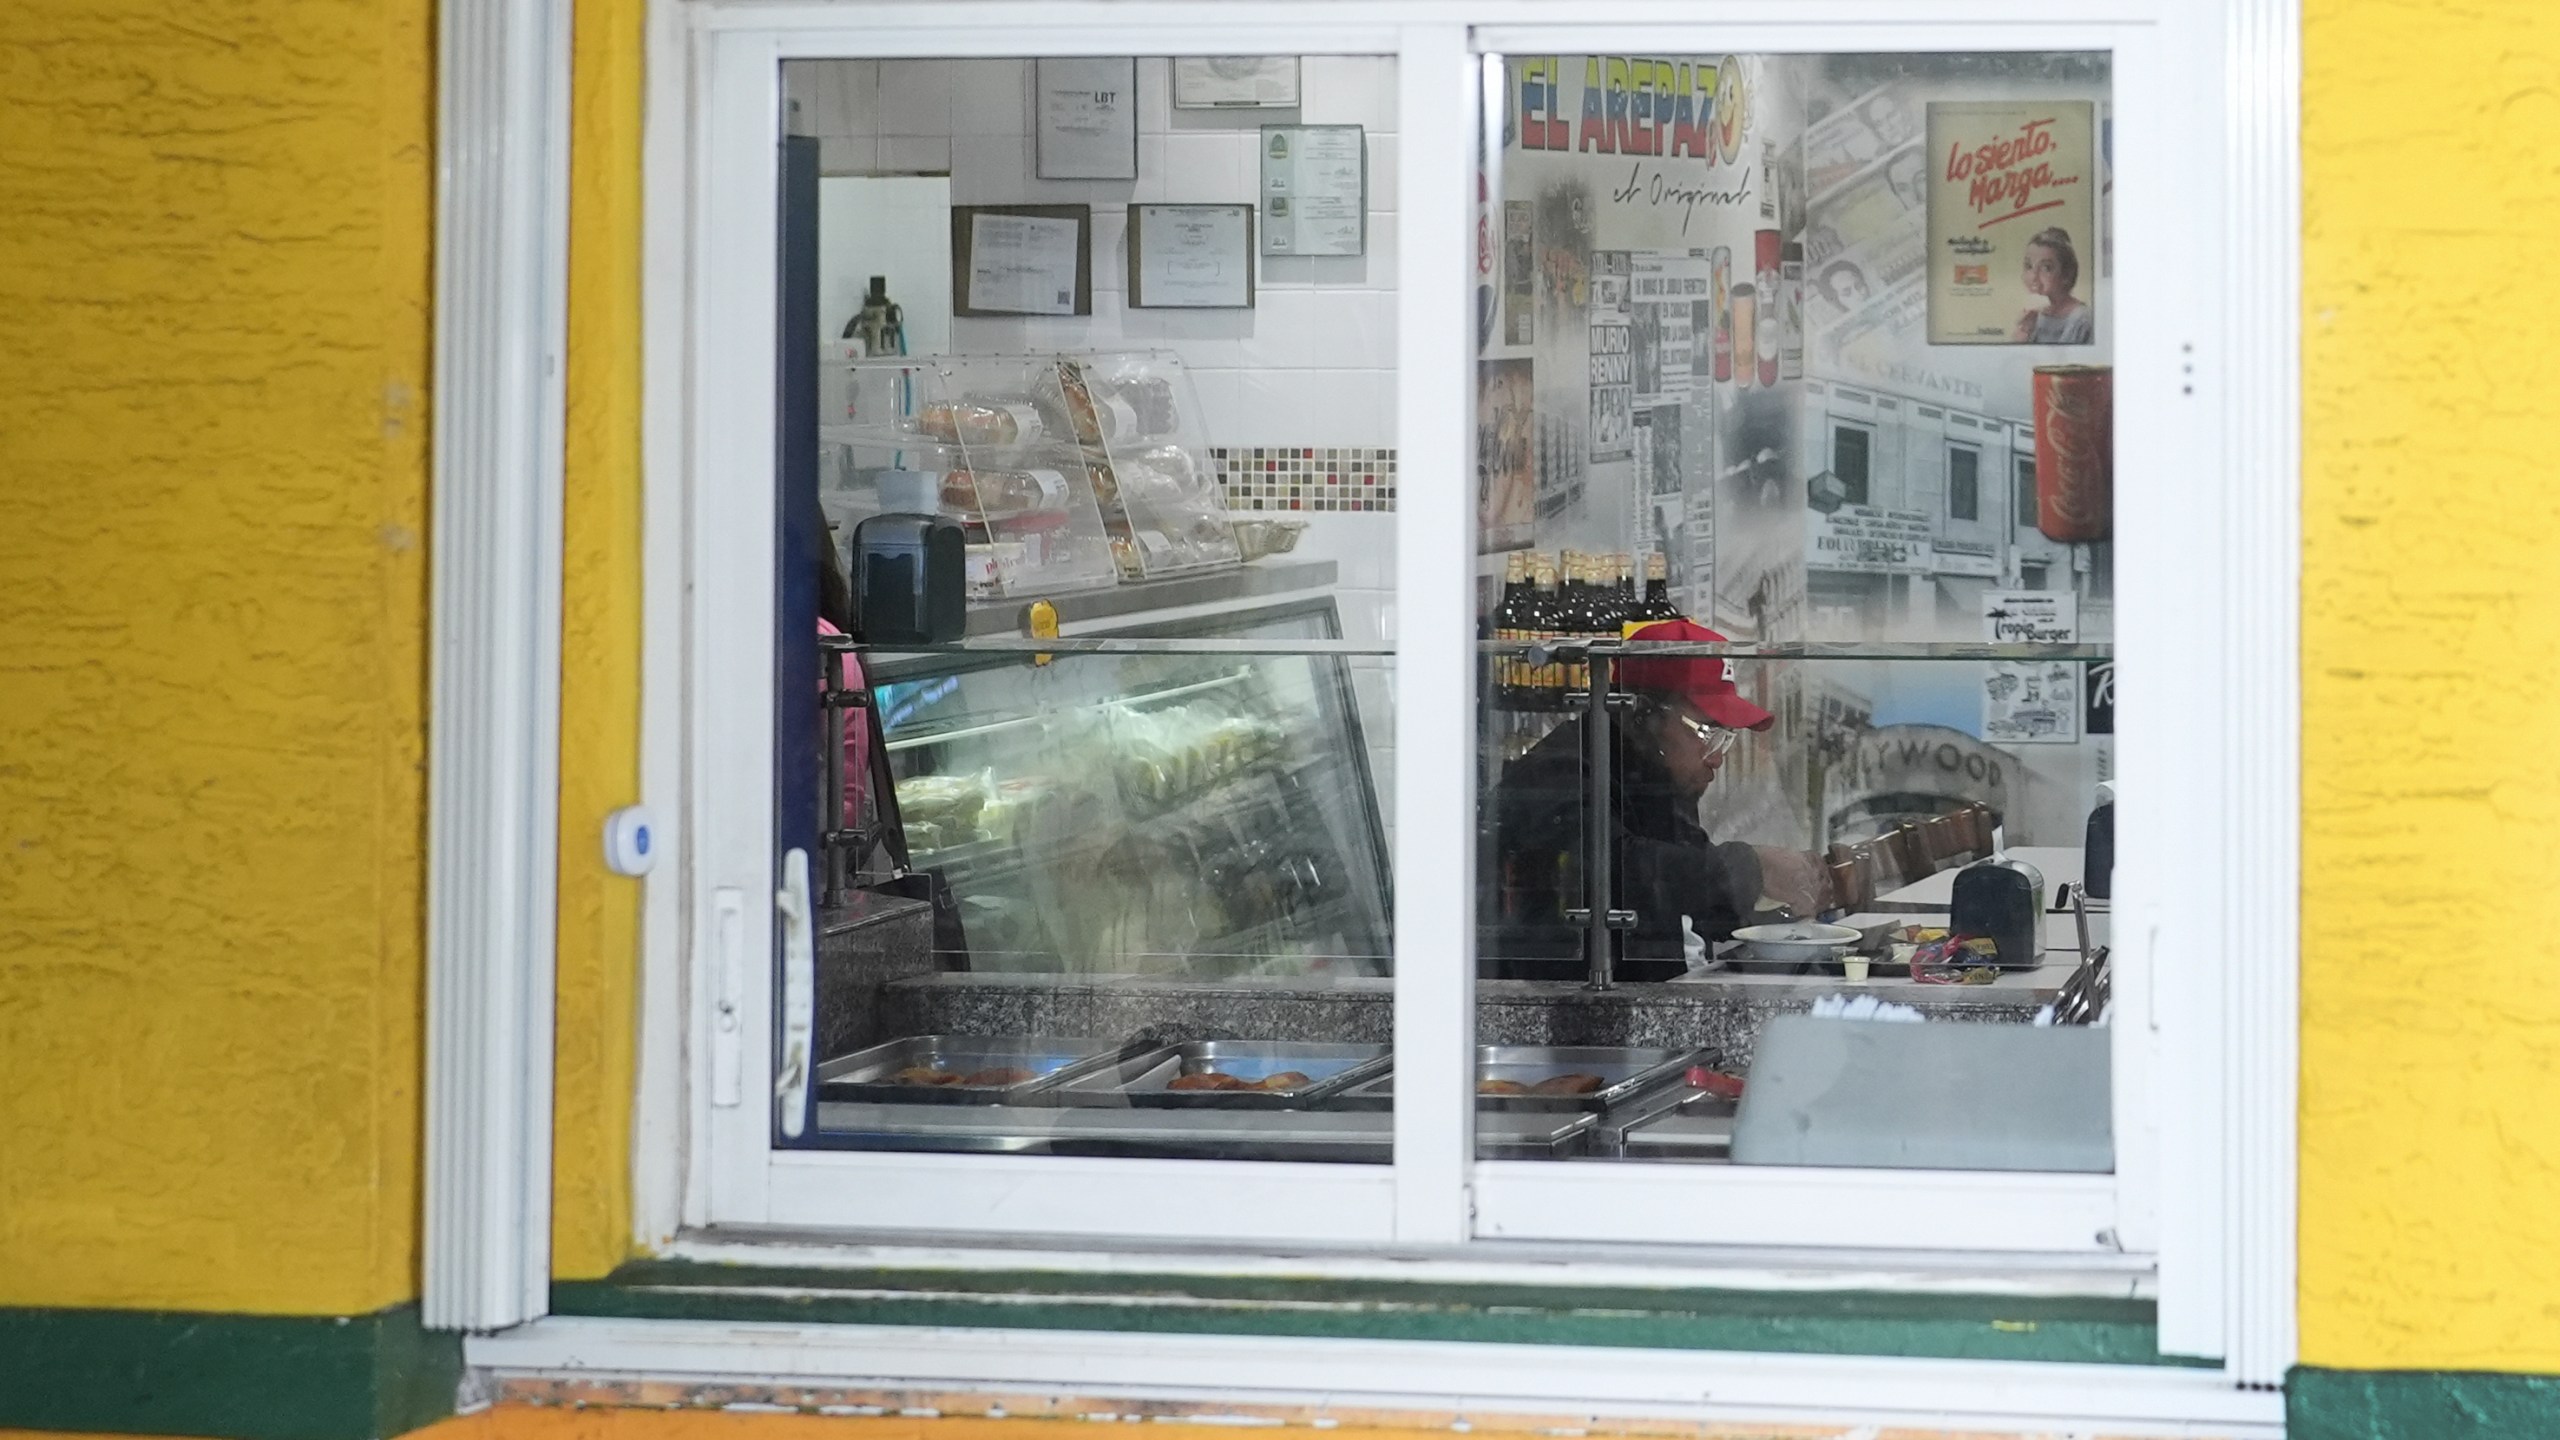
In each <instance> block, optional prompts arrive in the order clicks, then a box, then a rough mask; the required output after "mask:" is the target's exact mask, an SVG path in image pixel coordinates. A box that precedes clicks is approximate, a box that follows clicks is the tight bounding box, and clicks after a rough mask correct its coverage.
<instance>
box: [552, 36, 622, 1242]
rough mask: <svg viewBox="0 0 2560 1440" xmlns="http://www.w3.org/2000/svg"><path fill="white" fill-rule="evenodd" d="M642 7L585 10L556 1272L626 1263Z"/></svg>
mask: <svg viewBox="0 0 2560 1440" xmlns="http://www.w3.org/2000/svg"><path fill="white" fill-rule="evenodd" d="M642 21H643V9H642V3H641V0H578V5H577V9H576V12H575V32H576V33H575V44H574V53H573V55H572V64H573V66H574V70H575V78H574V84H575V87H576V88H575V95H576V98H575V101H574V102H573V106H572V111H571V115H570V136H571V147H572V148H571V151H570V174H569V191H570V194H569V371H568V376H567V388H568V405H569V411H568V435H567V441H568V453H567V464H566V466H565V477H564V478H565V483H566V489H567V494H566V504H565V507H564V513H563V520H564V524H565V528H566V531H567V537H568V553H567V555H566V556H565V565H564V570H563V575H562V588H563V593H562V597H561V598H562V606H561V618H562V631H563V633H562V635H561V645H560V652H561V674H560V739H561V744H560V867H559V868H560V917H559V936H560V951H559V954H560V961H559V964H560V989H559V1013H558V1021H557V1027H556V1028H557V1033H558V1036H559V1051H558V1069H557V1071H556V1081H555V1093H554V1105H553V1113H554V1116H555V1132H556V1139H557V1143H556V1144H555V1146H554V1148H553V1152H552V1176H553V1181H554V1184H553V1195H552V1217H551V1237H552V1247H553V1250H552V1270H553V1273H555V1274H559V1275H564V1276H571V1277H577V1278H589V1277H593V1276H598V1275H602V1274H604V1273H606V1272H607V1271H609V1270H611V1269H612V1268H613V1267H614V1265H615V1264H617V1263H618V1262H620V1261H621V1260H622V1259H623V1258H624V1257H625V1256H626V1255H627V1254H628V1253H629V1250H630V1237H631V1143H630V1137H631V1093H632V1084H633V1081H634V1072H633V1068H632V1051H633V1042H634V1038H635V1034H636V1030H637V1027H638V1023H639V1022H638V947H639V943H640V930H639V921H640V913H639V888H638V884H637V882H635V881H631V880H627V879H623V878H621V877H620V876H617V875H614V874H613V873H611V872H610V871H608V870H606V869H605V868H604V860H603V856H602V853H601V852H602V845H601V841H600V838H599V837H600V834H601V828H600V827H601V826H602V823H603V820H604V817H605V816H606V815H608V814H610V813H612V812H613V811H614V810H615V809H617V808H619V807H621V806H623V805H628V804H630V803H631V802H632V801H634V800H636V799H638V798H639V786H640V749H639V747H640V723H639V695H640V90H641V58H642V51H643V48H644V44H645V41H644V37H643V34H642V28H641V27H642Z"/></svg>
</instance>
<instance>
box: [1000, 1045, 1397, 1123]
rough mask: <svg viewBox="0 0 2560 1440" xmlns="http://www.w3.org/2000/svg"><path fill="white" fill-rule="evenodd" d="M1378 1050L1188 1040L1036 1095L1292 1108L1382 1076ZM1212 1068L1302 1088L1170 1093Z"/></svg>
mask: <svg viewBox="0 0 2560 1440" xmlns="http://www.w3.org/2000/svg"><path fill="white" fill-rule="evenodd" d="M1386 1066H1387V1047H1385V1046H1384V1045H1324V1044H1311V1043H1307V1042H1304V1041H1297V1040H1194V1041H1192V1042H1190V1043H1189V1044H1185V1045H1174V1046H1169V1047H1167V1048H1164V1049H1161V1050H1151V1051H1148V1052H1146V1053H1144V1054H1141V1055H1136V1056H1133V1057H1131V1058H1129V1059H1127V1060H1124V1061H1122V1062H1120V1063H1119V1064H1118V1065H1105V1066H1102V1067H1099V1068H1097V1069H1096V1070H1094V1071H1092V1072H1090V1073H1086V1074H1081V1075H1079V1076H1078V1077H1077V1078H1076V1079H1074V1080H1073V1081H1072V1082H1069V1083H1063V1084H1060V1085H1058V1086H1057V1087H1055V1088H1054V1089H1052V1090H1050V1091H1048V1092H1047V1093H1046V1094H1044V1095H1042V1097H1041V1099H1042V1100H1043V1101H1045V1102H1049V1103H1054V1104H1059V1105H1098V1106H1120V1105H1126V1106H1135V1107H1141V1108H1163V1109H1176V1108H1179V1109H1192V1108H1200V1109H1210V1110H1295V1109H1301V1108H1304V1107H1306V1106H1309V1105H1313V1104H1317V1103H1319V1102H1321V1101H1322V1100H1323V1099H1324V1098H1325V1097H1327V1096H1329V1095H1332V1094H1334V1093H1336V1092H1337V1091H1340V1090H1342V1089H1343V1088H1344V1087H1346V1086H1350V1085H1355V1084H1358V1083H1359V1082H1361V1081H1363V1080H1366V1079H1368V1078H1370V1077H1371V1076H1374V1075H1377V1074H1379V1073H1381V1072H1383V1071H1384V1070H1385V1069H1386ZM1210 1070H1214V1071H1217V1072H1219V1073H1221V1074H1227V1075H1233V1076H1235V1077H1236V1078H1237V1079H1239V1080H1260V1079H1262V1078H1263V1077H1265V1076H1268V1075H1276V1074H1279V1073H1280V1072H1281V1071H1284V1070H1296V1071H1301V1072H1303V1073H1304V1074H1305V1075H1306V1077H1307V1083H1306V1084H1304V1085H1301V1086H1298V1087H1296V1088H1294V1089H1289V1090H1174V1089H1170V1088H1168V1087H1170V1086H1171V1085H1172V1084H1173V1082H1174V1080H1175V1079H1176V1078H1178V1077H1180V1076H1184V1075H1196V1074H1199V1073H1201V1072H1203V1071H1210Z"/></svg>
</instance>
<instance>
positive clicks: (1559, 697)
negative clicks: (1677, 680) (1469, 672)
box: [1490, 550, 1680, 710]
mask: <svg viewBox="0 0 2560 1440" xmlns="http://www.w3.org/2000/svg"><path fill="white" fill-rule="evenodd" d="M1670 590H1671V586H1670V579H1669V571H1668V567H1667V566H1666V565H1665V564H1664V562H1663V558H1662V556H1661V555H1660V554H1658V553H1656V554H1650V555H1647V556H1645V557H1644V590H1643V593H1641V594H1639V593H1637V591H1636V587H1635V567H1634V564H1633V563H1632V561H1631V558H1630V557H1629V556H1627V555H1624V554H1616V555H1586V554H1583V553H1582V552H1580V551H1575V550H1566V551H1563V552H1561V553H1560V554H1558V555H1557V556H1555V557H1554V558H1549V557H1548V556H1545V555H1533V554H1529V553H1527V552H1525V551H1524V552H1515V553H1514V554H1513V555H1512V556H1511V558H1510V560H1509V562H1508V564H1507V565H1506V567H1505V569H1504V572H1503V577H1502V599H1501V601H1500V602H1499V603H1498V604H1497V605H1496V606H1495V607H1494V612H1493V617H1492V625H1491V629H1492V632H1493V638H1494V639H1496V640H1499V641H1507V642H1512V643H1538V642H1549V643H1553V642H1559V641H1575V640H1593V639H1600V638H1603V637H1605V638H1609V639H1619V638H1622V637H1624V636H1625V635H1627V634H1628V633H1630V632H1632V631H1633V630H1635V629H1636V628H1637V627H1638V626H1643V625H1651V624H1653V623H1654V622H1656V621H1659V620H1677V619H1679V618H1680V612H1679V610H1678V609H1676V608H1675V607H1674V606H1673V605H1672V603H1671V594H1670ZM1490 674H1491V676H1492V680H1493V703H1494V704H1495V705H1496V706H1498V707H1501V708H1503V709H1511V710H1561V709H1564V708H1565V700H1564V697H1565V694H1566V692H1567V691H1571V690H1579V689H1587V688H1589V686H1590V684H1591V669H1590V667H1589V666H1588V665H1582V664H1566V663H1564V662H1562V661H1551V662H1549V663H1547V664H1544V665H1540V664H1536V663H1533V662H1532V661H1531V660H1530V658H1529V657H1528V656H1527V655H1524V654H1519V653H1501V654H1496V655H1495V656H1494V657H1493V661H1492V665H1491V666H1490Z"/></svg>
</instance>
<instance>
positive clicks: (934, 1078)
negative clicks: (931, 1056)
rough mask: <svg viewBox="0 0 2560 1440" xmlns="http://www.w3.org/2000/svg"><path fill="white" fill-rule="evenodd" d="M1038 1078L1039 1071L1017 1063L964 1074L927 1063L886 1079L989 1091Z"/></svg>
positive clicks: (900, 1083) (904, 1082)
mask: <svg viewBox="0 0 2560 1440" xmlns="http://www.w3.org/2000/svg"><path fill="white" fill-rule="evenodd" d="M1039 1078H1040V1072H1038V1071H1036V1070H1025V1069H1023V1068H1022V1067H1020V1066H1018V1065H990V1066H988V1067H987V1068H986V1069H984V1070H971V1071H969V1072H967V1073H966V1074H963V1073H962V1072H960V1071H957V1070H937V1069H935V1068H934V1067H932V1066H930V1065H910V1066H908V1067H907V1068H906V1069H904V1070H900V1071H898V1072H897V1073H895V1074H893V1075H891V1076H890V1077H889V1080H890V1082H891V1083H892V1084H897V1085H959V1086H965V1087H967V1088H969V1089H973V1090H989V1089H1002V1088H1004V1087H1005V1086H1008V1085H1020V1084H1022V1083H1024V1082H1025V1081H1029V1080H1037V1079H1039Z"/></svg>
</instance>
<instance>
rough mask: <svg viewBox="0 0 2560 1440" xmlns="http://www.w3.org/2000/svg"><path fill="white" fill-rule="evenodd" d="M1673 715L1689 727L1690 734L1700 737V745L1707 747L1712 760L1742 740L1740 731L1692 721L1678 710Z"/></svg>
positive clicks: (1709, 757)
mask: <svg viewBox="0 0 2560 1440" xmlns="http://www.w3.org/2000/svg"><path fill="white" fill-rule="evenodd" d="M1672 714H1673V716H1674V717H1675V718H1677V719H1678V720H1679V722H1680V723H1681V724H1683V725H1686V726H1688V727H1689V733H1690V734H1692V735H1695V736H1697V737H1698V743H1699V744H1701V745H1704V746H1706V747H1707V758H1708V759H1710V760H1712V759H1714V758H1716V757H1717V756H1719V755H1722V754H1723V753H1724V752H1726V751H1727V750H1730V749H1732V748H1733V742H1734V741H1736V740H1739V739H1741V738H1742V732H1741V731H1739V730H1728V729H1726V728H1725V727H1723V726H1721V725H1709V724H1706V723H1704V722H1703V721H1698V720H1692V719H1690V718H1689V717H1688V716H1686V715H1682V714H1680V713H1679V712H1678V711H1676V710H1675V711H1673V712H1672Z"/></svg>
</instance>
